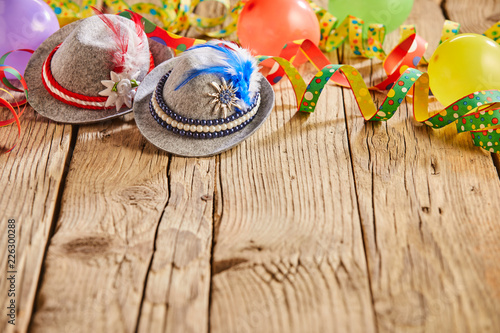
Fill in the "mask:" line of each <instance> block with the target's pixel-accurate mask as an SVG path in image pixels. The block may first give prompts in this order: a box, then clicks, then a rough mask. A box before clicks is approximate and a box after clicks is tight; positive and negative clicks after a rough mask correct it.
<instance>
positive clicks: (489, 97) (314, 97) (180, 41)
mask: <svg viewBox="0 0 500 333" xmlns="http://www.w3.org/2000/svg"><path fill="white" fill-rule="evenodd" d="M120 15H122V16H124V17H127V18H129V19H130V18H132V17H133V16H136V18H139V19H142V21H143V22H144V24H145V26H147V27H148V28H146V29H145V31H146V34H147V35H148V37H154V38H155V39H156V40H157V41H160V42H162V43H164V44H166V45H167V46H169V47H172V48H174V49H176V50H184V49H187V48H189V47H191V46H192V45H195V44H200V43H203V42H204V41H203V40H195V39H191V38H186V37H181V36H177V35H175V34H172V33H169V32H166V31H164V30H162V29H159V28H158V27H157V26H155V25H154V24H153V23H151V22H149V21H148V20H146V19H144V18H141V16H140V15H138V14H136V13H133V12H130V11H125V12H123V13H121V14H120ZM447 24H448V25H451V24H453V25H454V26H455V28H454V29H453V30H455V31H451V33H450V34H449V36H451V35H454V34H457V33H458V24H454V23H452V22H449V23H447ZM409 32H412V30H409ZM499 32H500V23H497V24H496V25H494V26H493V27H492V28H490V29H489V30H488V31H487V32H486V33H485V34H490V35H492V36H496V35H498V33H499ZM447 38H449V37H447ZM445 39H446V38H443V39H442V40H445ZM496 40H497V41H498V40H499V38H497V39H496ZM425 46H426V43H425V41H424V40H423V39H421V38H420V37H418V36H417V35H415V34H414V33H412V34H410V35H408V36H407V37H406V38H405V39H404V40H403V41H402V42H401V43H400V44H399V45H398V46H396V48H395V49H394V50H393V51H391V53H390V54H389V55H388V56H387V58H386V60H385V62H384V69H385V70H386V73H387V74H388V77H387V79H386V80H384V81H383V82H382V84H379V85H376V86H374V87H371V88H368V87H367V86H366V84H365V82H364V80H363V78H362V77H361V74H360V73H359V72H358V71H357V70H356V69H355V68H354V67H352V66H349V65H334V64H330V63H329V62H328V59H327V58H326V56H325V55H324V54H323V53H322V52H321V51H320V49H319V48H318V47H317V46H316V45H314V43H312V42H311V41H308V40H304V41H296V42H293V43H290V44H288V45H286V46H285V48H284V49H283V52H282V54H281V55H282V57H269V56H259V57H257V58H258V59H259V60H260V61H263V60H266V59H273V60H274V61H276V62H277V63H278V64H279V66H280V69H279V70H278V71H276V72H275V73H273V74H271V75H269V76H268V77H267V79H268V80H269V81H270V83H271V84H274V83H277V82H279V81H280V80H281V79H282V78H283V77H284V76H286V77H287V78H288V79H289V80H290V82H291V83H292V86H293V89H294V92H295V96H296V99H297V107H298V111H300V112H308V113H311V112H314V110H315V108H316V105H317V102H318V99H319V97H320V95H321V92H322V91H323V89H324V86H325V85H326V84H327V83H328V82H329V81H332V82H335V83H337V84H340V85H343V86H348V87H350V88H351V89H352V91H353V94H354V97H355V99H356V102H357V104H358V107H359V110H360V111H361V114H362V116H363V117H364V119H365V120H366V121H387V120H389V119H390V118H391V117H392V116H393V115H394V114H395V112H396V110H397V109H398V108H399V106H400V105H401V104H402V103H403V101H404V99H405V97H407V96H409V95H410V94H412V103H413V110H414V118H415V120H416V121H418V122H423V123H425V124H426V125H428V126H430V127H432V128H442V127H445V126H447V125H450V124H452V123H455V124H456V126H457V130H458V132H459V133H460V132H470V133H471V136H472V139H473V142H474V144H475V145H477V146H480V147H482V148H485V149H487V150H488V151H490V152H497V153H498V152H500V124H499V122H500V91H498V90H490V91H480V92H476V93H473V94H470V95H468V96H465V97H464V98H462V99H460V100H459V101H457V102H455V103H453V104H452V105H450V106H448V107H447V108H445V109H444V110H442V111H440V112H437V113H434V114H432V115H429V111H428V101H429V77H428V74H427V73H423V72H421V71H419V70H417V69H416V68H412V67H416V66H417V65H418V63H419V62H420V59H421V56H422V55H423V52H424V51H425ZM299 52H302V53H303V54H305V55H306V57H307V58H308V60H309V61H310V62H311V63H312V64H313V65H314V66H315V67H316V68H318V69H320V70H319V71H318V73H317V74H316V75H315V76H314V78H313V79H312V80H311V81H310V82H309V84H306V83H305V81H304V78H303V77H302V76H301V75H300V73H299V72H298V70H297V69H296V68H295V67H294V66H293V60H294V58H295V56H296V55H297V54H298V53H299ZM276 73H281V74H283V75H282V76H280V75H277V74H276ZM369 89H377V90H386V89H388V90H389V91H388V93H387V96H386V98H385V100H384V102H383V103H382V105H381V106H380V107H379V108H377V107H376V105H375V102H374V101H373V99H372V97H371V95H370V93H369Z"/></svg>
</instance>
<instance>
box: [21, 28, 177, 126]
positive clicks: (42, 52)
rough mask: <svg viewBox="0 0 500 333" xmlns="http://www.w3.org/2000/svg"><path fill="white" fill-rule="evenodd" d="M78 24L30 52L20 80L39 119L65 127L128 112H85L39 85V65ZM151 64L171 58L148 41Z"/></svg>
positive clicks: (124, 109)
mask: <svg viewBox="0 0 500 333" xmlns="http://www.w3.org/2000/svg"><path fill="white" fill-rule="evenodd" d="M80 23H81V21H76V22H73V23H71V24H69V25H66V26H64V27H62V28H61V29H59V30H58V31H56V32H55V33H54V34H53V35H52V36H50V37H49V38H47V39H46V40H45V41H44V42H43V43H42V44H41V45H40V47H38V49H37V50H36V51H35V53H33V55H32V56H31V58H30V61H29V62H28V65H27V67H26V71H25V76H24V79H25V80H26V84H27V85H28V102H29V104H30V105H31V106H32V107H33V108H34V109H35V110H36V111H37V112H38V113H39V114H41V115H42V116H44V117H47V118H49V119H51V120H54V121H57V122H61V123H68V124H91V123H96V122H100V121H104V120H108V119H113V118H116V117H119V116H122V115H124V114H127V113H129V112H131V111H132V109H131V108H128V107H127V106H124V107H122V108H121V109H120V110H119V111H117V110H116V108H115V107H111V108H109V109H103V110H88V109H82V108H78V107H76V106H72V105H69V104H65V103H63V102H61V101H59V100H57V99H55V98H54V97H52V96H51V95H50V94H49V93H48V92H47V90H46V89H45V86H44V85H43V82H42V66H43V63H44V61H45V59H47V56H48V55H49V54H50V52H51V51H52V50H53V49H54V48H55V47H56V46H57V45H59V44H61V43H62V42H63V41H64V39H65V38H66V37H68V35H69V34H70V33H71V32H72V31H73V30H74V29H76V28H77V27H78V25H79V24H80ZM148 42H149V46H150V51H151V54H152V55H153V59H154V61H155V64H160V63H162V62H164V61H166V60H168V59H170V58H172V57H173V56H174V54H173V52H172V50H171V49H170V48H169V47H167V46H165V45H163V44H160V43H158V42H155V41H154V40H152V39H148Z"/></svg>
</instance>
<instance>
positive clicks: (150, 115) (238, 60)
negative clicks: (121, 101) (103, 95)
mask: <svg viewBox="0 0 500 333" xmlns="http://www.w3.org/2000/svg"><path fill="white" fill-rule="evenodd" d="M273 106H274V91H273V89H272V87H271V85H270V84H269V83H268V82H267V80H266V79H265V78H264V77H263V76H262V74H260V73H259V68H258V65H257V61H256V59H255V58H254V57H253V56H252V55H251V54H250V52H249V51H248V50H245V49H243V48H241V47H239V46H238V45H236V44H234V43H230V42H225V41H220V40H215V41H210V42H207V43H206V44H202V45H197V46H194V47H192V48H190V49H189V50H188V51H186V52H184V53H182V54H181V55H179V56H178V57H176V58H174V59H171V60H168V61H166V62H164V63H163V64H161V65H160V66H158V67H157V68H155V69H154V70H153V71H152V72H151V73H149V74H148V75H147V76H146V77H145V78H144V80H143V81H142V83H141V85H140V87H139V89H138V90H137V94H136V97H135V102H134V118H135V120H136V123H137V126H138V127H139V129H140V131H141V132H142V134H143V135H144V136H145V137H146V139H147V140H148V141H150V142H151V143H152V144H154V145H155V146H157V147H158V148H160V149H163V150H165V151H167V152H170V153H172V154H175V155H180V156H191V157H201V156H211V155H215V154H219V153H221V152H223V151H225V150H227V149H230V148H232V147H234V146H236V145H237V144H239V143H241V142H242V141H243V140H245V139H246V138H248V137H249V136H250V135H252V134H253V133H254V132H255V131H256V130H257V129H258V128H259V127H260V126H261V125H262V123H263V122H264V121H265V120H266V118H267V117H268V116H269V114H270V112H271V110H272V108H273Z"/></svg>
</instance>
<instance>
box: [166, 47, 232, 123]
mask: <svg viewBox="0 0 500 333" xmlns="http://www.w3.org/2000/svg"><path fill="white" fill-rule="evenodd" d="M200 64H201V60H200V59H198V58H196V57H182V58H179V59H178V61H177V64H176V66H175V67H174V68H173V69H172V72H171V73H170V75H169V78H168V80H167V82H165V86H164V87H163V99H164V100H165V103H166V104H167V106H168V107H169V108H170V109H171V110H173V111H175V113H177V114H178V115H180V116H182V117H186V118H192V119H207V120H208V119H218V118H222V117H224V114H223V112H222V110H217V107H216V106H215V104H213V103H212V101H213V100H214V97H212V96H210V95H209V94H211V93H216V92H217V90H216V89H215V87H214V86H213V85H212V82H214V83H216V84H218V85H219V84H221V83H222V80H221V79H220V77H219V76H218V75H216V74H205V75H199V76H197V77H195V78H193V79H192V80H191V81H190V82H189V83H188V84H186V85H184V86H182V87H180V88H179V89H177V87H178V86H179V84H180V83H181V82H182V81H183V80H184V79H185V76H186V73H187V71H189V70H190V69H192V68H196V67H197V66H199V65H200ZM234 113H235V111H234V108H231V109H228V112H227V116H231V115H232V114H234Z"/></svg>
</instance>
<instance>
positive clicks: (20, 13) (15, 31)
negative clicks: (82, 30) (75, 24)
mask: <svg viewBox="0 0 500 333" xmlns="http://www.w3.org/2000/svg"><path fill="white" fill-rule="evenodd" d="M58 29H59V22H58V21H57V17H56V15H55V14H54V12H53V11H52V9H51V8H50V6H49V5H47V4H46V3H45V2H43V1H42V0H0V57H1V56H3V55H4V54H5V53H7V52H10V51H14V50H18V49H31V50H36V49H37V48H38V46H40V44H41V43H42V42H43V41H44V40H45V39H47V37H49V36H50V35H52V34H53V33H54V32H56V31H57V30H58ZM30 57H31V54H29V53H26V52H15V53H12V54H11V55H9V56H8V57H7V60H6V61H5V65H8V66H12V67H14V68H15V69H17V70H18V71H19V72H20V73H21V74H24V69H25V68H26V65H27V64H28V60H29V58H30ZM7 78H9V74H8V75H7Z"/></svg>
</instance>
